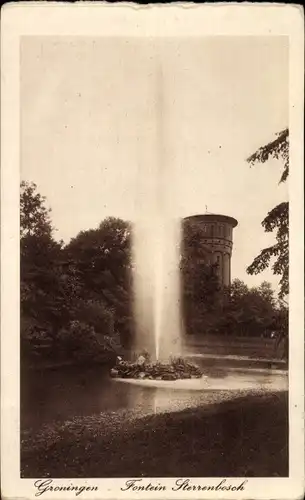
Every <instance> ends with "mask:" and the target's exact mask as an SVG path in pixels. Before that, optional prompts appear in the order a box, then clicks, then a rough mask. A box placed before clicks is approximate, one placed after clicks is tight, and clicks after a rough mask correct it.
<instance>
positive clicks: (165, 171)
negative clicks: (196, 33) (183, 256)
mask: <svg viewBox="0 0 305 500" xmlns="http://www.w3.org/2000/svg"><path fill="white" fill-rule="evenodd" d="M156 60H157V66H156V71H155V76H156V80H155V90H156V92H155V99H154V102H153V105H152V106H151V108H150V116H151V117H152V120H153V130H154V131H155V133H153V134H152V133H151V129H149V127H148V126H147V129H146V128H144V129H145V130H144V131H143V124H142V128H141V129H140V130H139V134H140V136H139V137H138V148H139V150H140V149H141V148H143V144H144V145H145V144H146V142H145V141H146V140H147V136H145V133H147V132H148V136H149V141H151V138H153V149H154V151H153V155H152V159H148V160H147V161H145V163H142V158H140V159H139V164H138V170H137V179H136V183H137V200H136V204H137V206H136V220H135V223H134V228H133V261H134V269H133V288H134V316H135V325H136V326H135V328H136V331H135V342H134V351H135V353H137V357H138V356H139V355H141V353H143V352H146V353H148V355H149V362H148V361H147V360H146V362H145V363H139V360H138V361H137V362H136V363H129V364H128V363H127V362H124V363H125V364H124V363H121V365H120V366H116V368H115V369H114V370H113V372H112V373H113V374H114V376H118V373H117V372H118V371H119V373H120V375H121V376H123V377H129V378H132V377H136V376H140V378H154V379H155V378H161V379H164V380H165V379H167V380H170V379H172V380H173V379H175V378H188V377H198V376H201V372H200V370H199V369H198V368H197V367H195V366H194V365H192V364H191V363H187V362H185V361H183V360H182V359H181V349H182V342H181V337H182V321H181V315H180V309H181V308H180V240H181V235H180V232H181V222H180V220H179V219H177V217H176V216H175V214H174V210H173V208H172V201H173V200H172V199H171V196H170V194H171V192H172V191H174V175H173V173H172V172H171V165H170V162H169V161H168V154H167V146H168V145H167V143H166V141H165V135H166V133H165V132H166V128H165V122H166V107H165V103H164V99H163V95H164V78H163V74H162V68H161V66H160V65H159V63H158V58H156ZM141 134H142V135H141ZM143 134H144V135H143ZM139 138H140V140H139ZM147 156H149V154H148V155H147V151H145V159H147ZM144 365H145V369H144ZM128 374H129V375H128Z"/></svg>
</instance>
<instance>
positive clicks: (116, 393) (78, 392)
mask: <svg viewBox="0 0 305 500" xmlns="http://www.w3.org/2000/svg"><path fill="white" fill-rule="evenodd" d="M147 382H149V383H147ZM177 382H178V383H173V382H172V383H166V382H161V383H159V384H158V383H157V384H156V383H155V381H144V383H141V382H140V381H134V382H133V383H130V381H126V380H125V381H118V380H115V379H111V378H110V377H109V374H108V370H106V369H105V368H103V367H96V366H95V367H91V368H83V367H65V368H57V369H47V370H39V371H38V370H27V371H23V372H22V376H21V428H22V429H29V428H33V429H39V428H40V427H42V426H43V425H45V424H48V423H50V422H54V421H65V420H70V419H71V418H73V417H74V416H88V415H93V414H99V413H105V412H119V411H120V410H126V409H131V410H133V411H134V410H136V411H139V413H141V414H149V413H156V412H164V411H175V410H181V409H185V408H190V407H195V406H198V405H202V404H209V403H214V402H218V401H219V400H223V399H230V398H231V397H233V396H236V394H239V393H240V394H242V393H245V392H249V391H250V392H257V391H270V390H271V391H282V390H287V387H288V382H287V375H285V374H284V373H283V372H278V374H275V371H272V372H271V371H268V370H261V371H260V370H246V369H244V370H237V369H231V370H230V369H226V370H224V369H223V370H221V369H218V368H217V370H216V369H212V368H209V369H208V372H207V371H206V372H205V376H204V377H203V379H202V380H184V381H177Z"/></svg>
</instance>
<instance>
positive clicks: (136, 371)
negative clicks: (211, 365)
mask: <svg viewBox="0 0 305 500" xmlns="http://www.w3.org/2000/svg"><path fill="white" fill-rule="evenodd" d="M110 375H111V377H113V378H129V379H148V380H181V379H195V378H196V379H198V378H201V377H202V375H203V374H202V371H201V370H200V368H199V367H198V366H197V365H195V364H193V363H189V362H188V361H186V360H184V359H183V358H174V359H171V360H170V361H169V362H168V363H161V362H159V361H157V362H155V363H148V362H145V363H138V362H135V363H132V362H130V361H123V360H121V361H119V362H118V363H117V364H116V366H115V367H114V368H112V370H111V371H110Z"/></svg>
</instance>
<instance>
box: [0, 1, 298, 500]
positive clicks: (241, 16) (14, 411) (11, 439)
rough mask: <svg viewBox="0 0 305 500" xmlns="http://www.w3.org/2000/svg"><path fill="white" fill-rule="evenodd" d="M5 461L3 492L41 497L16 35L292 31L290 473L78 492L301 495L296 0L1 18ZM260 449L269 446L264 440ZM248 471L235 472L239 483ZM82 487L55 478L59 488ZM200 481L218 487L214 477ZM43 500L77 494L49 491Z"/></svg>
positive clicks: (24, 9)
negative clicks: (23, 260)
mask: <svg viewBox="0 0 305 500" xmlns="http://www.w3.org/2000/svg"><path fill="white" fill-rule="evenodd" d="M1 28H2V30H1V61H2V75H1V76H2V80H1V84H2V93H1V111H2V114H1V118H2V122H1V125H2V127H1V144H2V148H1V165H2V170H1V202H2V211H1V216H2V218H1V243H2V245H1V264H2V266H1V271H2V274H1V277H2V282H1V327H2V328H1V332H2V350H1V356H2V358H1V361H2V363H1V367H2V385H1V389H2V391H1V395H2V426H1V431H2V435H1V438H2V439H1V444H2V454H1V460H2V461H1V467H2V494H3V497H4V498H18V497H22V498H35V497H34V495H35V489H34V487H33V483H34V481H33V480H31V479H23V480H21V479H20V467H19V454H20V451H19V432H18V428H19V314H18V311H19V168H20V165H19V152H20V151H19V148H20V143H19V41H20V37H21V36H27V35H31V36H35V35H36V36H39V35H40V36H46V35H53V36H54V35H55V36H56V35H64V36H81V35H82V36H104V37H109V36H112V37H113V36H139V37H143V36H151V37H160V36H162V37H170V36H179V37H183V36H185V37H190V36H196V37H198V36H209V35H234V36H236V35H244V36H245V35H249V36H251V35H256V36H259V35H264V36H266V35H270V36H272V35H286V36H289V39H290V107H289V111H290V120H289V127H290V144H291V169H290V179H289V189H290V235H291V237H290V290H291V291H290V332H291V340H290V367H291V368H290V477H289V478H272V479H256V478H253V479H249V480H248V483H247V487H246V491H245V492H231V493H229V492H228V493H224V492H218V493H216V492H206V493H204V492H200V493H189V492H179V493H178V492H177V493H174V492H173V491H171V489H170V488H171V486H172V485H173V480H172V479H171V478H166V479H160V478H158V479H154V481H155V482H156V481H157V480H158V481H159V482H161V483H162V484H165V485H169V488H168V491H167V492H166V494H165V493H164V492H159V493H157V492H145V493H143V492H142V493H138V494H136V493H130V492H125V493H124V492H122V491H121V490H120V488H121V486H122V485H124V483H125V481H124V479H99V480H97V479H89V478H88V480H87V481H88V484H92V485H95V484H96V485H98V486H99V491H98V493H97V494H94V493H92V494H91V495H90V494H88V493H87V494H85V493H83V494H82V495H80V498H100V499H102V498H103V499H104V498H105V499H106V498H121V497H122V498H126V499H129V498H135V497H137V498H140V497H142V496H143V497H144V496H145V497H147V498H150V499H152V498H177V499H178V498H186V497H193V498H197V497H201V498H240V499H241V498H244V499H248V498H252V499H254V498H260V499H264V498H266V499H268V498H270V499H272V498H277V499H285V500H287V499H296V498H301V497H302V496H303V493H304V428H303V394H304V386H303V374H304V369H303V368H304V357H303V346H304V342H303V340H304V337H303V331H304V321H303V319H304V290H303V277H304V266H303V240H304V238H303V220H304V218H303V165H304V157H303V97H304V87H303V75H304V62H303V56H304V53H303V45H304V36H303V16H302V10H301V7H299V6H296V5H295V6H290V5H275V4H250V3H243V4H233V3H232V4H206V5H197V4H182V3H181V4H170V5H169V4H168V5H149V6H139V5H136V4H127V3H126V4H119V5H118V4H102V3H101V4H98V3H94V4H93V3H91V4H90V3H89V2H88V3H80V4H74V5H73V4H71V5H69V4H57V3H49V2H42V3H25V4H24V3H15V4H14V3H12V4H6V5H5V6H4V8H3V9H2V25H1ZM262 446H263V443H262ZM243 480H244V478H241V479H240V480H238V478H234V479H233V478H232V480H230V482H231V483H234V484H239V483H240V482H242V481H243ZM71 482H73V484H74V485H77V484H80V485H82V484H84V480H77V479H75V480H68V481H65V480H58V481H56V484H57V485H60V484H66V485H67V484H70V483H71ZM196 482H197V483H200V482H202V483H204V484H207V483H209V484H215V485H216V484H217V479H215V478H204V479H203V480H202V481H199V479H198V480H197V481H196ZM43 498H46V499H49V498H75V493H62V492H61V493H53V494H48V493H45V494H44V495H43Z"/></svg>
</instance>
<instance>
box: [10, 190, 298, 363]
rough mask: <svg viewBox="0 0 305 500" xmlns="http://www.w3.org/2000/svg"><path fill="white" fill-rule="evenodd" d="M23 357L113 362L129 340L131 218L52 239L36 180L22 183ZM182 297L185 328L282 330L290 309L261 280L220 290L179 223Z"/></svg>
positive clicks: (192, 234) (190, 233) (253, 332)
mask: <svg viewBox="0 0 305 500" xmlns="http://www.w3.org/2000/svg"><path fill="white" fill-rule="evenodd" d="M20 209H21V214H20V223H21V230H20V238H21V243H20V245H21V359H22V360H23V361H26V362H30V363H35V360H37V359H40V360H48V361H49V362H51V363H52V362H84V363H88V362H90V363H91V362H107V361H109V362H112V361H113V360H114V358H115V356H116V355H117V353H118V352H120V351H121V349H127V350H128V349H130V348H131V347H132V340H133V332H134V327H133V314H132V258H131V225H130V223H129V222H126V221H123V220H121V219H118V218H114V217H109V218H107V219H105V220H103V221H102V222H101V223H100V225H99V226H98V228H97V229H89V230H85V231H81V232H80V233H79V234H78V235H77V236H76V237H75V238H73V239H72V240H71V241H70V242H69V243H68V244H66V245H64V243H63V242H58V241H56V240H55V239H54V229H53V227H52V222H51V217H50V215H51V214H50V210H48V209H47V208H46V200H45V198H44V197H43V196H41V195H40V194H39V193H38V192H37V187H36V185H35V184H32V183H26V182H23V183H22V184H21V200H20ZM183 227H184V230H183V245H182V259H181V273H182V299H183V300H182V303H183V316H184V323H185V331H186V333H187V334H196V335H204V334H205V333H218V334H225V335H238V336H239V335H248V336H263V335H270V333H271V332H272V331H273V332H277V333H279V332H284V331H287V325H288V310H287V308H286V307H285V306H284V305H283V304H281V303H279V302H278V301H277V300H276V299H275V297H274V294H273V291H272V288H271V286H270V285H269V284H268V283H266V282H264V283H262V284H261V286H260V287H258V288H250V289H249V288H248V287H247V286H246V285H245V284H244V283H243V282H241V281H239V280H235V281H233V283H232V285H231V287H230V289H228V290H220V289H219V285H218V281H217V273H216V269H215V268H214V267H213V266H212V267H211V266H208V265H207V264H206V263H205V261H204V248H202V247H201V246H200V245H199V244H198V241H199V239H198V238H197V237H196V231H195V230H194V228H192V227H191V226H190V225H186V224H184V226H183Z"/></svg>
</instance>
